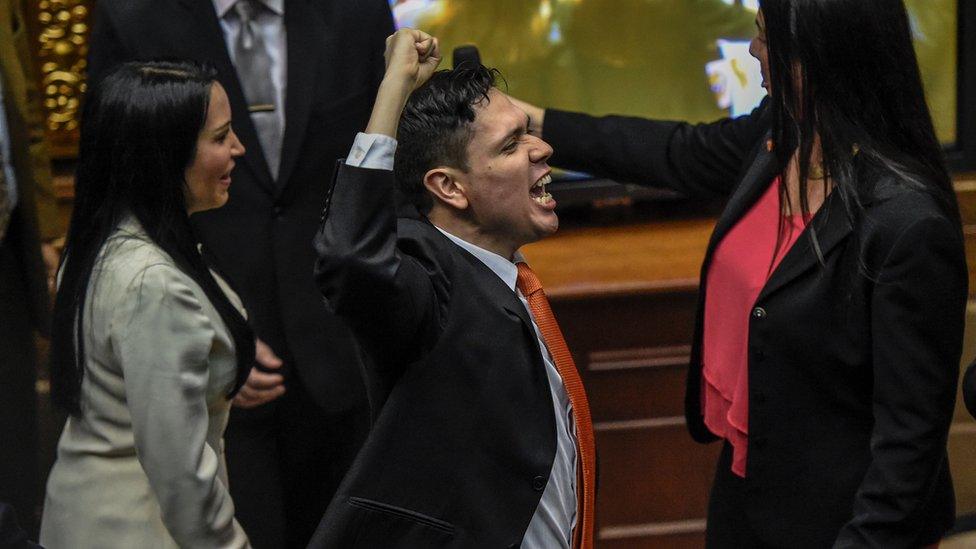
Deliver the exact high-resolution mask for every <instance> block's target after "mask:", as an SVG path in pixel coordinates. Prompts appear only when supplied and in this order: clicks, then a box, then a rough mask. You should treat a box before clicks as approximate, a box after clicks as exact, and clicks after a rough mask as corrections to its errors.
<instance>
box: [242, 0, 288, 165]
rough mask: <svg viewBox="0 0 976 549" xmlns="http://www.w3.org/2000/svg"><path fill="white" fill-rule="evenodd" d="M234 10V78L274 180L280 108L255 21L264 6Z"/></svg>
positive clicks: (247, 1)
mask: <svg viewBox="0 0 976 549" xmlns="http://www.w3.org/2000/svg"><path fill="white" fill-rule="evenodd" d="M234 10H235V11H236V12H237V16H238V17H239V18H240V23H241V31H240V34H238V36H237V43H236V44H234V60H235V64H236V65H237V76H238V77H239V78H240V80H241V86H243V87H244V97H245V98H247V103H248V110H249V111H250V113H251V121H252V122H254V127H255V129H256V130H257V132H258V140H259V141H260V142H261V150H262V151H263V152H264V159H265V160H266V161H267V162H268V168H269V169H270V170H271V176H272V177H273V178H275V179H277V178H278V165H279V164H280V162H281V137H282V129H281V123H280V121H279V118H278V114H277V112H276V110H277V109H279V108H281V106H280V105H278V104H277V101H276V100H275V88H274V84H273V83H272V80H271V55H270V54H269V53H268V46H267V44H265V42H264V37H263V36H262V35H261V32H260V30H259V29H258V26H257V23H256V21H255V20H256V19H257V17H258V16H259V15H260V14H261V12H262V11H264V10H265V7H264V4H262V3H261V2H260V1H259V0H238V1H237V3H236V4H235V5H234Z"/></svg>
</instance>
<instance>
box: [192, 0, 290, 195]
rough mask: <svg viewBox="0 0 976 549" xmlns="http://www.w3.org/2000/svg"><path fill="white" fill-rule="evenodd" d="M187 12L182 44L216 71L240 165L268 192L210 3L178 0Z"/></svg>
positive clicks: (265, 169)
mask: <svg viewBox="0 0 976 549" xmlns="http://www.w3.org/2000/svg"><path fill="white" fill-rule="evenodd" d="M178 1H179V4H180V5H181V6H182V7H183V9H185V10H186V11H187V12H188V13H187V14H186V15H185V18H184V20H185V22H187V23H188V24H187V26H186V27H184V28H185V30H186V35H185V36H186V40H187V41H186V43H187V44H195V45H197V46H198V48H197V52H194V56H195V57H196V58H198V59H202V60H206V61H207V62H209V63H210V64H211V65H213V67H214V68H215V69H216V70H217V79H218V80H219V81H220V83H221V84H222V85H223V86H224V91H226V92H227V97H228V99H229V100H230V106H231V116H232V117H233V121H234V122H233V124H234V132H235V133H237V135H238V137H239V138H240V140H241V141H242V142H243V143H245V144H246V151H245V152H244V162H243V164H244V165H245V166H246V167H247V168H248V169H249V170H250V171H251V173H252V174H254V178H255V179H256V180H257V181H258V182H259V184H260V185H261V186H262V187H264V188H265V189H266V190H267V191H269V192H274V188H275V185H274V181H273V180H272V179H271V170H269V169H268V163H267V161H266V160H265V159H264V155H263V154H262V153H261V146H260V141H259V140H258V134H257V131H256V130H255V129H254V124H253V123H252V122H251V115H250V113H249V112H248V110H247V101H246V100H245V99H244V91H243V89H242V88H241V83H240V80H239V79H238V77H237V69H236V68H234V64H233V63H231V60H230V54H229V53H227V44H226V42H225V41H224V33H223V31H222V29H221V27H220V21H219V20H218V19H217V13H216V12H215V11H214V7H213V2H209V1H205V0H178Z"/></svg>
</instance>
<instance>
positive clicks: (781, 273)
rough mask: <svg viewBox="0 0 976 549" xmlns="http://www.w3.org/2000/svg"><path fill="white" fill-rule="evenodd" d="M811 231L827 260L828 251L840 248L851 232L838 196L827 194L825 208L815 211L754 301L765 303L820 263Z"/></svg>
mask: <svg viewBox="0 0 976 549" xmlns="http://www.w3.org/2000/svg"><path fill="white" fill-rule="evenodd" d="M810 227H813V228H814V229H816V231H817V240H818V242H819V245H820V253H821V254H822V255H823V256H824V257H826V256H827V254H828V253H830V250H832V249H833V248H834V247H835V246H837V245H838V244H840V243H841V242H842V241H843V240H844V239H845V238H847V236H848V235H850V234H851V232H852V231H853V230H854V228H853V227H852V225H851V222H850V220H849V219H848V217H847V213H846V212H845V211H844V204H843V202H842V201H841V198H840V192H837V191H834V192H831V193H830V196H828V197H827V200H826V201H825V202H824V205H823V206H822V207H821V208H820V210H818V211H817V213H816V215H814V216H813V219H811V220H810V224H809V225H808V226H807V229H806V230H804V231H803V234H801V235H800V237H799V238H797V240H796V243H795V244H793V247H792V248H790V250H789V251H788V252H786V257H784V258H783V260H782V261H781V262H780V264H779V266H777V267H776V270H775V271H773V274H772V276H770V277H769V281H768V282H766V286H764V287H763V290H762V292H761V293H760V294H759V298H758V299H757V301H760V300H762V299H764V298H765V297H766V296H768V295H769V294H771V293H773V292H775V291H776V290H778V289H780V288H782V287H783V286H784V285H785V284H787V283H788V282H789V281H791V280H793V279H794V278H796V277H798V276H800V275H801V274H803V272H804V271H806V270H807V269H810V268H811V267H813V266H814V265H816V264H817V263H818V262H819V259H818V257H817V252H816V250H815V249H814V247H813V243H811V242H810V235H809V232H810Z"/></svg>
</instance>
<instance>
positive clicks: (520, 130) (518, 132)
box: [497, 115, 529, 148]
mask: <svg viewBox="0 0 976 549" xmlns="http://www.w3.org/2000/svg"><path fill="white" fill-rule="evenodd" d="M528 128H529V116H528V115H526V116H525V125H524V126H516V127H515V128H513V129H512V131H510V132H508V133H507V134H505V137H503V138H501V139H499V140H498V143H497V146H498V148H504V147H505V145H506V144H507V143H508V140H509V139H512V138H513V137H514V138H516V139H518V138H519V137H522V136H523V135H525V134H526V133H527V132H528Z"/></svg>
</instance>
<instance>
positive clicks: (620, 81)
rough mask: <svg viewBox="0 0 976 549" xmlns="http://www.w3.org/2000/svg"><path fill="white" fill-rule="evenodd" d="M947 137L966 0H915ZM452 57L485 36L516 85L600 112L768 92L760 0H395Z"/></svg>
mask: <svg viewBox="0 0 976 549" xmlns="http://www.w3.org/2000/svg"><path fill="white" fill-rule="evenodd" d="M905 3H906V5H907V6H908V9H909V12H910V16H911V20H912V26H913V31H914V35H915V44H916V51H917V53H918V59H919V64H920V66H921V70H922V77H923V80H924V82H925V86H926V93H927V97H928V100H929V103H930V106H931V109H932V115H933V118H934V120H935V126H936V131H937V132H938V135H939V138H940V139H941V140H942V141H943V143H945V144H946V146H952V145H953V144H955V142H956V140H957V130H956V119H957V116H956V101H957V78H958V69H957V64H958V48H957V39H958V36H957V35H958V27H959V24H958V17H959V16H958V9H957V8H958V6H957V3H958V0H906V2H905ZM391 6H392V8H393V14H394V17H395V18H396V20H397V24H398V25H400V26H409V27H415V28H420V29H423V30H425V31H427V32H430V33H431V34H433V35H435V36H437V37H438V38H440V40H441V45H442V48H443V51H444V52H445V54H446V55H445V56H446V57H447V59H446V60H445V65H444V66H450V65H449V63H450V52H451V51H452V50H453V48H455V47H456V46H460V45H464V44H474V45H476V46H477V47H478V49H479V51H480V52H481V59H482V62H483V63H484V64H485V65H487V66H491V67H497V68H498V69H499V70H501V72H502V74H503V76H504V77H505V79H506V81H507V83H508V89H509V91H510V93H511V94H512V95H514V96H516V97H519V98H521V99H525V100H527V101H530V102H534V103H537V104H540V105H546V106H552V107H559V108H564V109H570V110H580V111H585V112H589V113H594V114H609V113H614V114H628V115H637V116H648V117H655V118H668V119H680V120H689V121H693V122H700V121H709V120H715V119H717V118H720V117H723V116H738V115H741V114H744V113H748V112H749V111H750V110H752V108H753V107H755V106H756V105H757V104H758V103H759V101H760V100H761V99H762V97H763V94H764V91H763V89H762V88H761V87H760V82H761V77H760V74H759V62H758V61H756V60H755V59H753V58H752V57H751V56H750V55H749V51H748V49H749V41H750V40H751V39H752V36H753V35H754V34H755V23H754V20H755V15H756V10H757V9H758V1H757V0H391Z"/></svg>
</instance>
